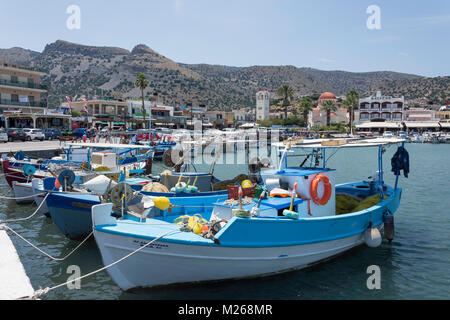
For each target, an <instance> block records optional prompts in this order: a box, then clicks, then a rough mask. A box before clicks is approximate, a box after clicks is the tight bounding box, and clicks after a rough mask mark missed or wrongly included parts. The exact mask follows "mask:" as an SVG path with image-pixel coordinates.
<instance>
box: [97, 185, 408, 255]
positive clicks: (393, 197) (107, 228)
mask: <svg viewBox="0 0 450 320" xmlns="http://www.w3.org/2000/svg"><path fill="white" fill-rule="evenodd" d="M342 185H347V184H342ZM342 185H339V186H342ZM385 186H387V185H385ZM387 189H388V191H389V192H388V193H389V197H388V198H386V199H383V200H382V201H380V203H378V204H376V205H374V206H372V207H370V208H367V209H364V210H361V211H357V212H351V213H346V214H341V215H333V216H324V217H308V218H299V219H297V220H293V219H289V218H287V217H275V218H272V217H256V218H251V219H249V218H239V217H232V218H231V219H230V220H229V221H228V223H227V224H226V225H225V226H224V228H222V229H221V230H220V231H219V232H218V233H217V234H216V238H217V239H219V241H220V236H221V235H222V234H224V233H225V232H226V231H227V230H228V229H229V228H231V226H232V225H233V223H234V222H235V221H239V222H248V223H251V222H252V221H259V222H267V223H274V222H277V223H290V224H294V223H308V224H310V223H321V222H329V221H342V220H348V219H352V218H356V217H363V216H365V215H370V214H372V213H374V212H375V211H377V210H382V209H383V208H386V209H388V206H389V205H392V204H393V205H394V206H397V204H398V203H399V202H400V198H401V193H402V189H401V188H397V189H396V190H394V189H393V188H391V187H390V186H387ZM147 220H150V219H147ZM153 220H157V219H153ZM118 221H120V220H118ZM382 223H383V221H382V220H381V221H380V220H379V221H378V222H377V221H375V222H373V224H374V226H375V227H378V226H379V225H381V224H382ZM119 224H120V222H119ZM117 225H118V224H116V225H97V226H95V227H94V229H95V230H96V231H99V232H104V233H109V234H113V235H120V236H125V237H130V238H137V239H144V240H154V239H155V238H157V237H158V236H154V237H153V236H148V235H143V234H135V233H129V232H124V231H120V230H117V229H115V228H114V227H116V226H117ZM174 226H175V225H174ZM368 226H369V225H365V226H364V228H363V229H358V230H355V231H353V232H349V233H345V234H339V235H338V236H332V237H323V238H320V239H317V240H314V241H304V242H302V241H298V240H297V241H291V242H284V243H272V244H271V243H260V244H257V243H255V244H248V243H240V242H234V243H225V244H215V243H214V242H213V241H212V240H210V239H204V238H203V237H201V236H198V239H199V241H198V242H197V241H187V240H180V239H171V238H170V236H168V237H166V238H161V239H159V240H158V241H159V242H167V243H176V244H182V245H200V246H216V247H226V248H262V247H285V246H295V245H305V244H313V243H320V242H326V241H332V240H338V239H343V238H347V237H351V236H355V235H358V234H362V233H363V232H364V231H365V230H366V229H367V227H368ZM180 232H182V231H180ZM205 240H209V241H205Z"/></svg>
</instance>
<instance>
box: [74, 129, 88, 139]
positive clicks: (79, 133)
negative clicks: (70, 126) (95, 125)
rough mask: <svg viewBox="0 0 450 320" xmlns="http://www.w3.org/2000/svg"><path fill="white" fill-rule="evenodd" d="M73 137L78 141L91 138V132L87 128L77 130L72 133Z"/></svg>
mask: <svg viewBox="0 0 450 320" xmlns="http://www.w3.org/2000/svg"><path fill="white" fill-rule="evenodd" d="M72 135H73V136H75V137H77V138H78V139H81V138H83V136H84V135H86V137H87V138H89V137H90V135H89V132H88V131H87V130H86V129H85V128H77V129H75V130H73V131H72Z"/></svg>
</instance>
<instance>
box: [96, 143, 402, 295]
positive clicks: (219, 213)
mask: <svg viewBox="0 0 450 320" xmlns="http://www.w3.org/2000/svg"><path fill="white" fill-rule="evenodd" d="M394 144H401V146H400V147H399V149H398V151H397V153H396V155H395V156H394V158H395V159H394V158H393V159H392V163H393V164H395V165H394V166H393V170H394V171H395V174H396V181H395V186H393V187H392V186H388V185H387V184H385V183H384V178H383V177H384V172H383V165H382V163H383V162H382V158H383V151H384V148H385V147H386V146H387V145H394ZM299 148H302V150H307V151H309V153H310V159H311V161H310V165H309V166H302V167H288V166H287V157H286V154H287V153H288V152H292V150H289V149H290V146H289V144H288V145H287V146H286V148H285V150H284V152H283V155H282V157H281V159H280V164H279V167H278V168H277V169H271V170H265V171H264V172H261V175H262V177H263V180H264V184H265V188H266V190H267V192H268V193H269V194H270V197H269V198H268V199H263V198H260V200H259V201H258V202H255V203H252V204H247V205H242V203H241V204H240V207H239V208H236V207H235V206H233V205H232V204H227V203H226V202H224V201H217V202H216V203H215V204H214V208H213V210H212V211H211V212H209V211H208V210H206V209H205V208H199V209H198V211H197V213H198V214H199V215H201V218H200V217H199V216H197V217H198V219H197V218H195V217H194V216H191V217H189V219H188V221H191V219H193V220H194V221H197V222H196V223H195V224H194V227H192V228H187V227H186V225H185V224H184V223H185V222H186V221H185V219H187V218H186V217H185V216H183V215H185V214H189V213H187V212H188V211H186V212H184V211H181V212H180V211H179V210H178V211H172V212H170V208H171V206H168V209H167V208H166V209H164V208H160V207H159V206H157V205H156V204H155V205H154V206H153V207H151V208H149V209H148V210H147V211H145V212H143V213H142V214H141V215H140V217H139V219H136V218H135V216H136V215H135V214H130V215H128V214H129V213H130V211H131V212H132V210H128V211H127V208H126V206H125V203H123V202H122V203H121V206H120V205H118V204H117V203H103V204H99V205H95V206H93V207H92V219H93V226H94V237H95V240H96V242H97V245H98V247H99V249H100V252H101V256H102V259H103V263H104V265H105V266H106V267H107V270H108V272H109V274H110V276H111V277H112V279H113V280H114V281H115V282H116V283H117V285H118V286H119V287H120V288H122V289H123V290H128V289H131V288H136V287H154V286H162V285H169V284H177V283H191V282H201V281H211V280H226V279H239V278H248V277H259V276H266V275H271V274H275V273H280V272H285V271H289V270H294V269H302V268H305V267H308V266H311V265H313V264H316V263H319V262H322V261H324V260H327V259H330V258H332V257H334V256H336V255H339V254H342V253H344V252H346V251H348V250H350V249H352V248H354V247H356V246H359V245H363V244H364V243H366V244H367V245H369V246H373V247H375V246H378V245H380V244H381V234H380V230H383V229H384V235H385V237H387V238H388V239H389V240H392V239H393V231H394V229H393V227H394V225H393V214H394V213H395V212H396V210H397V208H398V207H399V204H400V199H401V194H402V189H401V188H399V187H398V178H399V175H400V171H401V170H404V172H405V175H407V172H408V171H409V167H408V164H407V161H408V156H407V152H406V150H405V149H404V140H400V139H376V140H364V141H356V142H354V141H352V142H350V143H342V144H339V143H337V144H336V141H335V142H333V143H331V144H328V143H323V142H322V143H321V144H312V145H304V146H299ZM346 148H375V149H378V173H377V174H376V175H373V176H372V179H370V180H368V181H357V182H350V183H345V184H339V185H335V170H334V169H331V168H328V167H327V166H326V163H327V158H326V155H327V154H328V153H327V152H328V151H330V150H331V152H330V154H328V155H331V154H332V153H334V152H335V151H337V150H340V149H346ZM394 167H395V168H394ZM274 190H275V191H274ZM286 194H288V195H291V199H290V201H289V198H288V197H286V198H284V197H283V196H281V197H280V196H279V195H286ZM277 195H278V196H277ZM341 196H346V197H348V198H349V199H353V200H354V201H356V203H357V204H363V202H364V201H366V200H371V201H373V200H374V199H375V200H377V201H375V204H372V203H370V202H369V203H366V204H365V205H366V207H364V208H363V209H360V208H358V206H356V207H355V208H354V210H355V211H354V210H352V209H348V210H347V211H344V212H337V210H336V207H337V204H338V202H339V201H338V198H340V197H341ZM170 201H173V200H170ZM180 205H181V206H180V207H178V209H183V210H189V212H191V214H192V213H194V212H196V211H195V210H194V211H193V210H191V209H189V207H190V206H189V204H188V205H186V206H183V202H181V204H180ZM173 206H175V207H177V205H176V204H174V205H173ZM163 209H164V210H163ZM114 213H115V214H114ZM117 216H118V217H119V218H117ZM174 222H175V223H174ZM189 223H190V222H188V224H189ZM197 223H198V224H200V229H201V232H198V226H197ZM203 230H204V231H203ZM119 261H120V262H119Z"/></svg>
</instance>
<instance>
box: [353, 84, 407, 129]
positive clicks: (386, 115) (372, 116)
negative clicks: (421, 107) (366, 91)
mask: <svg viewBox="0 0 450 320" xmlns="http://www.w3.org/2000/svg"><path fill="white" fill-rule="evenodd" d="M406 110H407V107H406V105H405V99H404V97H403V96H402V97H401V98H393V97H391V96H383V95H381V92H380V91H377V93H376V94H375V95H373V96H370V97H368V98H364V99H359V122H367V121H403V120H406Z"/></svg>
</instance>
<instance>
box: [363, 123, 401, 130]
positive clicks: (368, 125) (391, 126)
mask: <svg viewBox="0 0 450 320" xmlns="http://www.w3.org/2000/svg"><path fill="white" fill-rule="evenodd" d="M401 127H402V124H401V123H400V122H364V123H361V124H357V125H356V129H372V128H387V129H400V128H401Z"/></svg>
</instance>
